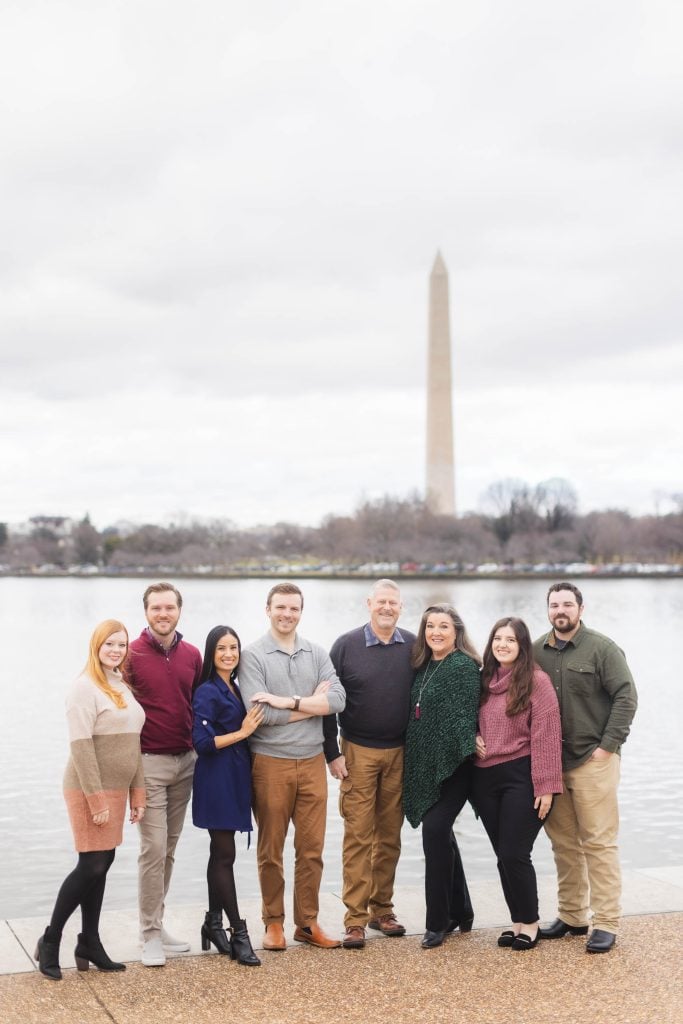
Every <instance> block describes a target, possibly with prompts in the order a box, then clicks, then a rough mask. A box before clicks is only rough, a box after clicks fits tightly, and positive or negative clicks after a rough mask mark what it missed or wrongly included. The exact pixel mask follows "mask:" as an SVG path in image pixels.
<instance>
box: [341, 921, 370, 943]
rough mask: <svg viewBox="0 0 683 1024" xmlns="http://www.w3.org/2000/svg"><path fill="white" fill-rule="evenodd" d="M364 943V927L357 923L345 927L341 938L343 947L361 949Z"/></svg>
mask: <svg viewBox="0 0 683 1024" xmlns="http://www.w3.org/2000/svg"><path fill="white" fill-rule="evenodd" d="M364 945H365V928H361V926H360V925H359V924H356V925H351V927H350V928H347V929H346V931H345V932H344V938H343V939H342V946H343V947H344V949H362V948H363V946H364Z"/></svg>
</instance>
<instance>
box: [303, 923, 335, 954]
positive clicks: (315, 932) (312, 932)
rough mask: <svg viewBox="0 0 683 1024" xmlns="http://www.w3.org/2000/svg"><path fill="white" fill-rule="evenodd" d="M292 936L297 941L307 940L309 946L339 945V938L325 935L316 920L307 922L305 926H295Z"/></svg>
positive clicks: (328, 946) (333, 946) (325, 946)
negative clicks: (311, 922)
mask: <svg viewBox="0 0 683 1024" xmlns="http://www.w3.org/2000/svg"><path fill="white" fill-rule="evenodd" d="M294 938H295V939H296V941H297V942H307V943H308V944H309V946H319V947H320V949H336V948H337V946H341V942H340V940H339V939H333V938H332V937H331V936H330V935H325V932H324V931H323V930H322V928H321V927H320V925H319V924H318V923H317V922H314V923H313V924H309V925H307V926H306V927H305V928H297V929H296V931H295V932H294Z"/></svg>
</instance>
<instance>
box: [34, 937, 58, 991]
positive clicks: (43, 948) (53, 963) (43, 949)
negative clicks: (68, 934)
mask: <svg viewBox="0 0 683 1024" xmlns="http://www.w3.org/2000/svg"><path fill="white" fill-rule="evenodd" d="M60 942H61V937H60V938H59V939H57V940H56V941H55V939H53V938H52V937H51V935H50V929H49V928H46V929H45V934H44V935H41V936H40V938H39V939H38V944H37V946H36V951H35V953H34V954H33V956H34V959H35V960H37V961H38V969H39V970H40V973H41V974H44V975H45V977H46V978H52V980H53V981H61V980H62V971H61V968H60V966H59V944H60Z"/></svg>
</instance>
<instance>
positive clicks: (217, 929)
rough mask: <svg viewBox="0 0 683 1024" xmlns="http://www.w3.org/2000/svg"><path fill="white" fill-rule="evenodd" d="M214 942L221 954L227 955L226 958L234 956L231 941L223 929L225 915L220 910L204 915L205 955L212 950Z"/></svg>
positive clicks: (210, 911) (203, 937) (203, 940)
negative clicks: (208, 950)
mask: <svg viewBox="0 0 683 1024" xmlns="http://www.w3.org/2000/svg"><path fill="white" fill-rule="evenodd" d="M212 942H213V944H214V946H215V947H216V949H217V950H218V952H219V953H225V955H226V956H231V955H232V953H231V949H230V939H229V938H228V936H227V933H226V931H225V928H224V927H223V915H222V914H221V912H220V910H208V911H207V912H206V914H205V915H204V924H203V925H202V949H203V950H204V952H205V953H206V951H207V949H210V948H211V943H212Z"/></svg>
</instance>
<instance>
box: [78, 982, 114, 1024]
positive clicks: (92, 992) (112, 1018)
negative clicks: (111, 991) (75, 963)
mask: <svg viewBox="0 0 683 1024" xmlns="http://www.w3.org/2000/svg"><path fill="white" fill-rule="evenodd" d="M85 973H86V972H85V971H79V972H78V980H79V981H80V982H81V983H82V984H83V985H87V987H88V990H89V991H90V993H91V995H92V997H93V999H94V1000H95V1002H96V1003H97V1005H98V1006H99V1007H101V1009H102V1011H103V1012H104V1013H105V1014H106V1015H107V1017H109V1020H110V1021H111V1022H112V1024H120V1022H119V1021H118V1020H117V1019H116V1017H115V1016H114V1014H113V1013H112V1012H111V1010H110V1009H109V1007H108V1006H105V1005H104V1003H103V1002H102V1000H101V999H100V997H99V996H98V994H97V992H96V991H95V989H94V988H93V987H92V985H91V984H90V982H89V980H88V978H84V977H83V974H85Z"/></svg>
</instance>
